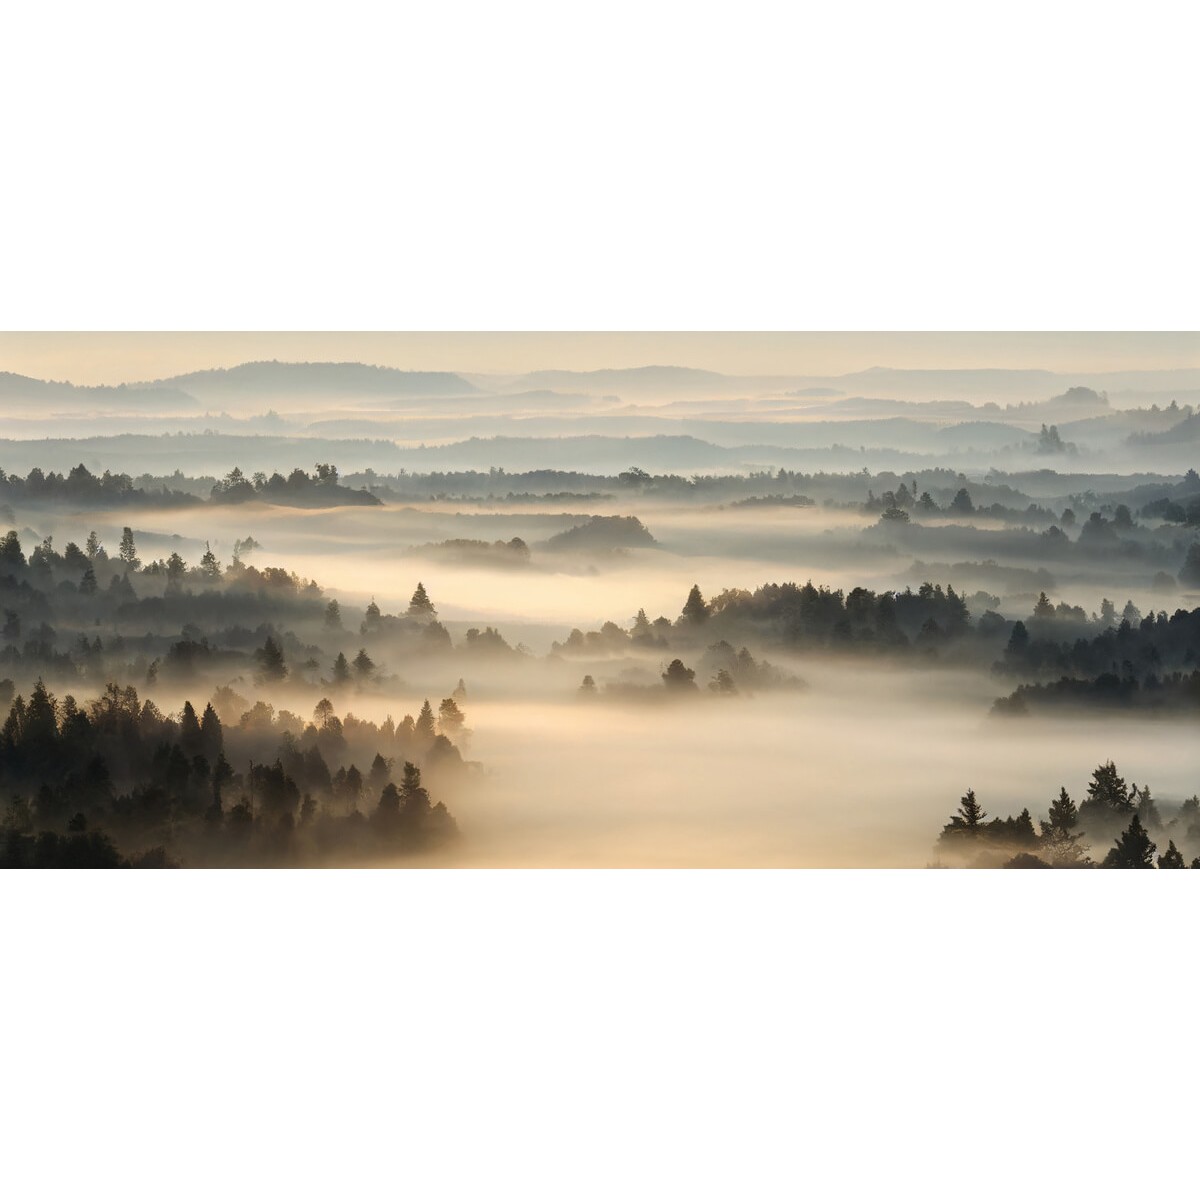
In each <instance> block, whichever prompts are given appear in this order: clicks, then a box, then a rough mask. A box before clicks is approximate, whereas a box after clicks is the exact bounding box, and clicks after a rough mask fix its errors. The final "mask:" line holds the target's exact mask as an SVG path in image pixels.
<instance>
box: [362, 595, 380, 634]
mask: <svg viewBox="0 0 1200 1200" xmlns="http://www.w3.org/2000/svg"><path fill="white" fill-rule="evenodd" d="M382 615H383V614H382V613H380V611H379V605H378V604H376V603H375V597H374V596H372V597H371V603H370V604H368V605H367V611H366V615H365V617H364V618H363V623H362V627H361V632H362V633H363V635H364V636H365V635H366V634H368V633H374V632H375V631H376V630H377V629H378V628H379V621H380V618H381V617H382Z"/></svg>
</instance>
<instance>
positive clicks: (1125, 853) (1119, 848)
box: [1101, 813, 1156, 870]
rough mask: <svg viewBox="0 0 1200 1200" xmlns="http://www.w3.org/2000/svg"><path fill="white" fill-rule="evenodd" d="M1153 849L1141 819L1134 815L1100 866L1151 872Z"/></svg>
mask: <svg viewBox="0 0 1200 1200" xmlns="http://www.w3.org/2000/svg"><path fill="white" fill-rule="evenodd" d="M1155 849H1156V846H1155V845H1154V843H1153V842H1152V841H1151V840H1150V835H1149V834H1148V833H1147V832H1146V830H1145V828H1144V827H1143V825H1142V821H1141V818H1140V817H1139V816H1138V815H1137V813H1134V814H1133V820H1131V821H1130V822H1129V828H1128V829H1126V830H1125V832H1124V833H1122V834H1121V836H1120V837H1119V838H1117V843H1116V845H1115V846H1113V848H1112V849H1111V850H1110V851H1109V852H1108V854H1107V855H1105V858H1104V862H1103V863H1102V864H1101V865H1102V866H1105V867H1110V868H1114V867H1115V868H1119V869H1122V870H1130V869H1137V870H1152V869H1153V868H1154V851H1155Z"/></svg>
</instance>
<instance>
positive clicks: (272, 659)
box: [254, 637, 288, 683]
mask: <svg viewBox="0 0 1200 1200" xmlns="http://www.w3.org/2000/svg"><path fill="white" fill-rule="evenodd" d="M254 658H255V661H257V663H258V681H259V682H260V683H281V682H282V681H283V680H284V679H286V678H287V673H288V669H287V665H286V664H285V662H284V660H283V651H282V650H281V649H280V648H279V643H278V642H277V641H276V640H275V639H274V638H273V637H268V638H267V640H266V641H265V642H264V643H263V644H262V648H261V649H259V650H255V652H254Z"/></svg>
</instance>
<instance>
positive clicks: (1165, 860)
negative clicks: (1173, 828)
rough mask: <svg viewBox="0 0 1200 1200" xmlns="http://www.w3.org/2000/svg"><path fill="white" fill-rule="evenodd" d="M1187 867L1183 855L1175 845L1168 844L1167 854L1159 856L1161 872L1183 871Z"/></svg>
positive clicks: (1172, 843)
mask: <svg viewBox="0 0 1200 1200" xmlns="http://www.w3.org/2000/svg"><path fill="white" fill-rule="evenodd" d="M1186 866H1187V864H1186V863H1185V862H1184V861H1183V855H1182V854H1181V853H1180V852H1179V851H1178V850H1177V849H1176V848H1175V843H1174V842H1168V843H1167V849H1166V851H1165V853H1163V854H1160V855H1159V856H1158V869H1159V870H1160V871H1170V870H1174V871H1181V870H1183V869H1184V868H1185V867H1186Z"/></svg>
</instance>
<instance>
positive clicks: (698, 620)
mask: <svg viewBox="0 0 1200 1200" xmlns="http://www.w3.org/2000/svg"><path fill="white" fill-rule="evenodd" d="M683 615H684V616H685V617H686V618H687V619H688V620H689V621H691V622H692V624H693V625H701V624H703V623H704V622H705V621H707V620H708V605H707V604H705V603H704V597H703V596H702V595H701V594H700V585H699V584H697V583H694V584H692V590H691V591H690V592H688V598H687V601H686V602H685V603H684V606H683Z"/></svg>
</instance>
